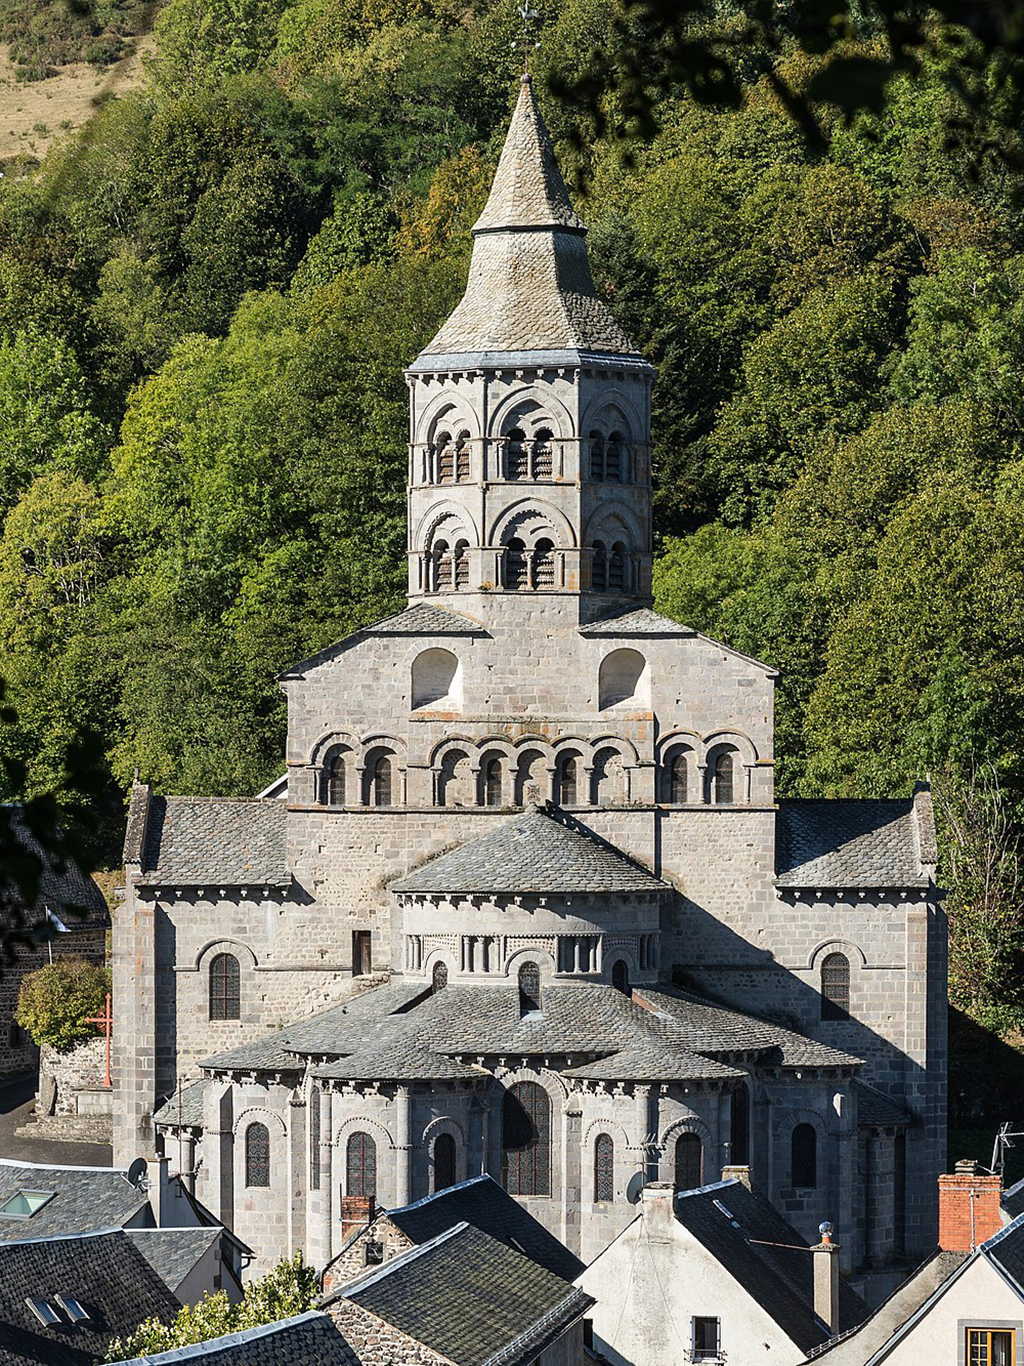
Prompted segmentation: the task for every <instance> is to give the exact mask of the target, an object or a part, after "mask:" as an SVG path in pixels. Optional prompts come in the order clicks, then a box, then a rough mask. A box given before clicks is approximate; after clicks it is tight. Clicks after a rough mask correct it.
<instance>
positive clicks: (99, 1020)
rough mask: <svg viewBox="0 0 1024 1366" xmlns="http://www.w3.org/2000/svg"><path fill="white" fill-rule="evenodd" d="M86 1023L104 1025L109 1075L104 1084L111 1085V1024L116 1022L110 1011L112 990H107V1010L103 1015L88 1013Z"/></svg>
mask: <svg viewBox="0 0 1024 1366" xmlns="http://www.w3.org/2000/svg"><path fill="white" fill-rule="evenodd" d="M85 1023H86V1024H95V1025H102V1026H103V1032H104V1033H105V1034H106V1036H107V1076H106V1081H105V1082H104V1085H105V1086H109V1085H110V1084H111V1082H110V1026H111V1025H112V1024H113V1023H114V1018H113V1016H112V1015H111V1013H110V992H109V991H108V992H107V1008H106V1010H105V1011H104V1013H103V1014H102V1015H87V1016H86V1017H85Z"/></svg>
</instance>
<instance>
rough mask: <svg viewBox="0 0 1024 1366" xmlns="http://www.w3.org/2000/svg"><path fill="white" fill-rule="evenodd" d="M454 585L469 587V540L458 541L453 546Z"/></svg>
mask: <svg viewBox="0 0 1024 1366" xmlns="http://www.w3.org/2000/svg"><path fill="white" fill-rule="evenodd" d="M455 587H456V588H468V587H469V542H468V541H458V542H457V543H456V546H455Z"/></svg>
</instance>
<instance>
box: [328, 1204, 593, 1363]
mask: <svg viewBox="0 0 1024 1366" xmlns="http://www.w3.org/2000/svg"><path fill="white" fill-rule="evenodd" d="M343 1299H348V1300H352V1301H353V1302H354V1303H356V1304H358V1305H360V1306H361V1307H362V1308H364V1309H368V1310H369V1311H370V1312H371V1313H372V1314H376V1316H377V1317H378V1318H380V1319H383V1320H384V1322H385V1323H389V1324H391V1325H392V1326H393V1327H394V1328H397V1329H399V1331H400V1332H403V1333H406V1334H407V1335H408V1336H409V1337H411V1338H415V1340H416V1341H417V1342H421V1343H423V1344H424V1345H425V1346H426V1347H429V1348H430V1349H431V1350H432V1351H435V1352H438V1353H439V1354H440V1355H441V1356H443V1357H446V1358H447V1359H448V1360H449V1361H450V1362H453V1363H454V1366H487V1363H488V1362H491V1361H493V1360H494V1359H495V1358H496V1357H497V1356H498V1354H499V1353H501V1354H502V1355H501V1359H502V1361H507V1366H517V1363H519V1362H528V1361H533V1360H535V1359H536V1357H537V1356H538V1355H539V1354H540V1352H541V1351H542V1350H543V1348H544V1347H545V1346H547V1345H548V1344H549V1343H551V1342H553V1341H554V1340H555V1339H556V1338H557V1337H558V1336H560V1335H561V1333H562V1332H564V1331H565V1329H566V1328H567V1327H568V1326H569V1325H570V1324H571V1323H573V1322H575V1320H576V1319H578V1318H579V1317H580V1316H581V1315H582V1314H583V1313H585V1312H586V1310H587V1309H589V1308H590V1307H591V1306H592V1305H593V1303H594V1301H593V1299H592V1298H591V1297H590V1296H589V1295H587V1294H585V1293H584V1292H583V1291H582V1290H579V1289H577V1288H576V1287H575V1286H573V1285H570V1284H569V1283H568V1282H567V1281H564V1280H562V1278H561V1277H560V1276H556V1275H554V1274H553V1273H552V1272H550V1271H548V1270H546V1269H545V1268H544V1267H543V1266H540V1265H539V1264H538V1263H537V1262H534V1261H533V1260H531V1259H530V1258H529V1257H525V1256H523V1255H522V1254H521V1253H519V1252H517V1251H515V1249H514V1248H511V1247H506V1246H505V1245H504V1244H503V1243H500V1242H498V1241H497V1240H496V1239H494V1238H491V1237H490V1236H489V1235H488V1234H486V1233H483V1232H482V1231H481V1230H480V1229H478V1228H474V1227H473V1226H472V1225H471V1224H467V1223H460V1224H456V1225H455V1226H454V1227H453V1228H450V1229H448V1230H446V1231H445V1232H443V1233H441V1234H439V1235H438V1237H436V1238H434V1239H432V1240H431V1241H430V1242H429V1243H423V1244H422V1245H421V1246H419V1247H416V1248H413V1249H412V1250H411V1251H409V1252H405V1253H402V1254H401V1255H399V1256H398V1257H394V1258H392V1260H391V1261H389V1262H386V1263H385V1264H384V1265H383V1266H382V1267H379V1268H377V1269H375V1270H374V1271H372V1272H370V1273H369V1274H367V1275H366V1276H363V1277H360V1278H359V1279H358V1280H356V1281H354V1282H352V1283H350V1284H349V1285H347V1286H345V1287H344V1288H343V1289H342V1290H340V1291H339V1292H337V1293H336V1294H335V1295H333V1296H331V1297H330V1298H329V1299H328V1300H327V1301H326V1304H327V1305H328V1306H329V1305H330V1304H331V1303H332V1302H336V1301H338V1300H343ZM513 1343H515V1344H516V1348H515V1350H514V1351H513V1352H512V1353H511V1354H510V1355H508V1356H507V1357H506V1356H505V1355H504V1353H505V1351H506V1350H507V1349H509V1348H510V1347H511V1345H512V1344H513Z"/></svg>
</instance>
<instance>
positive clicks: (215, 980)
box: [210, 953, 241, 1020]
mask: <svg viewBox="0 0 1024 1366" xmlns="http://www.w3.org/2000/svg"><path fill="white" fill-rule="evenodd" d="M239 977H240V973H239V968H238V959H237V958H236V957H235V955H234V954H233V953H218V954H216V955H215V956H214V958H213V959H212V960H211V962H210V1019H211V1020H237V1019H238V1018H239V1016H240V1013H241V1007H240V1000H239V997H240V989H239Z"/></svg>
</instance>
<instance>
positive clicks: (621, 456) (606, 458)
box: [590, 430, 629, 484]
mask: <svg viewBox="0 0 1024 1366" xmlns="http://www.w3.org/2000/svg"><path fill="white" fill-rule="evenodd" d="M590 477H591V479H593V480H594V481H595V482H596V483H599V484H600V483H604V484H619V483H623V482H624V481H626V480H627V479H628V478H629V447H628V445H627V443H626V440H625V438H624V437H623V435H622V433H621V432H620V431H614V432H612V433H611V435H610V436H609V437H608V438H607V440H606V439H605V437H604V434H603V433H602V432H599V431H596V430H595V431H592V432H591V433H590Z"/></svg>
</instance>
